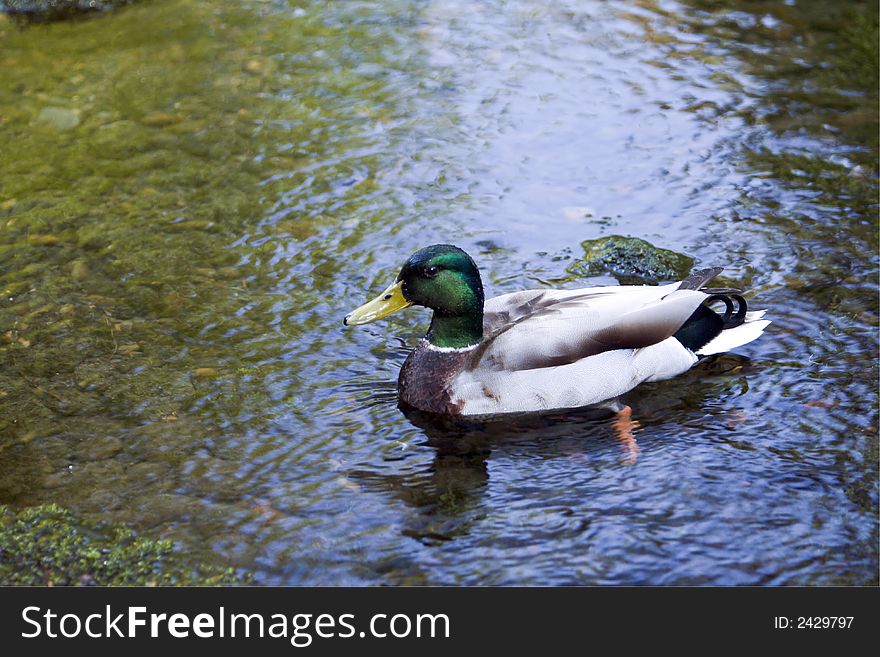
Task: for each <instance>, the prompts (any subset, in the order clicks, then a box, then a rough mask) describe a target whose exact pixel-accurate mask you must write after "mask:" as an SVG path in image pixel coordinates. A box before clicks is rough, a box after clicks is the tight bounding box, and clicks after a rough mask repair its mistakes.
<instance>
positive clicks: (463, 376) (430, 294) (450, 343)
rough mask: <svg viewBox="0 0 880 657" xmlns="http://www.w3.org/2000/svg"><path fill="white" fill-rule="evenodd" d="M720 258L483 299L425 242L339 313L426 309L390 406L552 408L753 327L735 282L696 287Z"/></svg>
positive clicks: (723, 343) (758, 323) (620, 389)
mask: <svg viewBox="0 0 880 657" xmlns="http://www.w3.org/2000/svg"><path fill="white" fill-rule="evenodd" d="M722 270H723V269H722V268H721V267H712V268H708V269H700V270H696V271H694V272H692V273H691V274H690V275H689V276H688V277H687V278H685V279H684V280H682V281H678V282H675V283H669V284H665V285H612V286H599V287H587V288H580V289H571V290H563V289H551V288H548V289H531V290H523V291H518V292H512V293H508V294H502V295H501V296H496V297H494V298H490V299H485V298H484V292H483V283H482V279H481V277H480V271H479V269H478V267H477V265H476V263H475V262H474V260H473V259H472V258H471V257H470V256H469V255H468V254H467V253H466V252H465V251H464V250H462V249H460V248H459V247H457V246H454V245H451V244H434V245H431V246H427V247H425V248H423V249H420V250H419V251H417V252H415V253H414V254H413V255H412V256H410V258H409V259H408V260H407V261H406V262H405V263H404V265H403V267H402V268H401V269H400V272H399V274H398V275H397V278H396V279H395V281H394V282H393V283H392V284H391V285H389V286H388V287H387V289H385V290H384V291H383V292H382V293H381V294H379V295H378V296H377V297H376V298H374V299H373V300H371V301H368V302H367V303H365V304H363V305H362V306H360V307H358V308H357V309H355V310H354V311H352V312H351V313H349V314H348V315H346V316H345V318H344V320H343V324H344V325H346V326H355V325H362V324H367V323H370V322H374V321H377V320H380V319H382V318H384V317H387V316H389V315H391V314H392V313H395V312H397V311H399V310H402V309H404V308H408V307H410V306H424V307H426V308H429V309H431V310H432V311H433V316H432V318H431V323H430V326H429V328H428V331H427V333H426V334H425V336H424V337H423V338H422V339H420V340H419V341H418V344H417V345H416V346H415V348H414V349H413V350H412V351H411V352H410V353H409V355H408V356H407V358H406V360H405V362H404V363H403V366H402V367H401V369H400V374H399V377H398V385H397V392H398V401H399V405H400V406H401V407H402V408H409V409H415V410H417V411H421V412H422V413H427V414H431V415H439V416H460V417H467V418H471V417H497V416H508V415H512V414H518V415H523V414H533V413H543V412H548V411H562V410H565V409H576V408H581V407H588V406H594V405H601V404H603V403H608V402H609V401H611V400H616V399H618V398H619V397H620V396H621V395H623V394H624V393H626V392H628V391H630V390H632V389H633V388H635V387H636V386H638V385H640V384H642V383H645V382H650V381H662V380H666V379H671V378H673V377H675V376H678V375H679V374H682V373H683V372H685V371H687V370H688V369H690V368H691V367H693V365H695V364H696V363H697V362H698V361H699V360H700V359H701V358H704V357H706V356H710V355H713V354H719V353H724V352H727V351H730V350H732V349H735V348H737V347H739V346H742V345H745V344H747V343H749V342H751V341H753V340H755V339H757V338H758V337H759V336H760V335H761V334H762V333H763V332H764V329H765V328H766V327H767V325H769V324H770V321H769V320H765V319H762V317H763V316H764V314H765V312H766V311H764V310H760V311H749V310H748V308H747V304H746V301H745V298H744V297H743V296H742V293H741V291H740V290H735V289H729V288H707V287H706V284H707V283H709V282H710V281H711V280H712V279H713V278H715V277H716V276H717V275H718V274H720V273H721V271H722ZM722 305H723V309H722V308H721V306H722Z"/></svg>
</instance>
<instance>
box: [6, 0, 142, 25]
mask: <svg viewBox="0 0 880 657" xmlns="http://www.w3.org/2000/svg"><path fill="white" fill-rule="evenodd" d="M134 1H135V0H0V12H5V13H7V14H9V15H11V16H15V17H17V18H22V19H24V20H27V21H33V22H44V21H57V20H63V19H65V18H73V17H76V16H82V15H84V14H91V13H95V12H103V11H106V10H108V9H113V8H115V7H119V6H121V5H128V4H131V3H132V2H134Z"/></svg>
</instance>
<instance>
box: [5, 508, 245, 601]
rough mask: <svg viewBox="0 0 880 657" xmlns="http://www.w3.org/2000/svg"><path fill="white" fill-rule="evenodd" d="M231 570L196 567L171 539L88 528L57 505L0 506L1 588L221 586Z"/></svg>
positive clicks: (228, 580)
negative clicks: (18, 586)
mask: <svg viewBox="0 0 880 657" xmlns="http://www.w3.org/2000/svg"><path fill="white" fill-rule="evenodd" d="M235 583H241V580H240V578H238V577H237V576H236V574H235V572H234V570H233V569H231V568H218V567H216V566H208V565H204V564H192V563H189V562H187V560H186V558H185V557H184V556H183V555H181V554H179V553H177V552H175V551H174V549H173V545H172V543H171V541H167V540H153V539H149V538H143V537H138V536H136V535H135V533H134V532H133V531H131V530H130V529H128V528H125V527H110V528H105V527H98V526H89V525H87V524H85V523H83V522H81V521H80V520H78V519H77V518H76V517H75V516H74V515H73V514H72V513H71V512H70V511H68V510H67V509H64V508H62V507H60V506H58V505H56V504H46V505H42V506H35V507H29V508H26V509H24V510H22V511H20V512H18V513H17V514H16V513H14V512H13V511H12V510H10V509H9V508H8V507H7V506H4V505H0V585H2V586H8V585H22V586H50V585H51V586H77V585H80V586H81V585H97V586H162V585H181V586H194V585H204V586H218V585H223V584H235Z"/></svg>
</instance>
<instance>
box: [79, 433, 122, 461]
mask: <svg viewBox="0 0 880 657" xmlns="http://www.w3.org/2000/svg"><path fill="white" fill-rule="evenodd" d="M122 447H123V445H122V441H121V440H119V438H116V437H115V436H103V437H99V438H93V439H92V440H91V441H89V445H88V448H87V450H86V458H87V459H88V460H89V461H102V460H104V459H109V458H111V457H113V456H116V455H117V454H119V452H121V451H122Z"/></svg>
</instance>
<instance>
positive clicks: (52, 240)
mask: <svg viewBox="0 0 880 657" xmlns="http://www.w3.org/2000/svg"><path fill="white" fill-rule="evenodd" d="M27 241H28V242H30V243H31V244H39V245H41V246H56V245H57V244H58V243H59V242H60V241H61V240H60V239H58V238H57V237H56V236H55V235H28V236H27Z"/></svg>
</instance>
